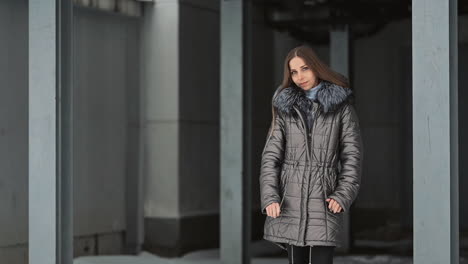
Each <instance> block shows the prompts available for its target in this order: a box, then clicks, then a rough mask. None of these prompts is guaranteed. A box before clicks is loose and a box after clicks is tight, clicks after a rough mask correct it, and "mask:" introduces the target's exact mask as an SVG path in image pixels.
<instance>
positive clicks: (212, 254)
mask: <svg viewBox="0 0 468 264" xmlns="http://www.w3.org/2000/svg"><path fill="white" fill-rule="evenodd" d="M281 251H282V250H281V249H280V248H278V247H277V246H274V245H272V244H270V243H268V242H265V241H259V242H255V243H253V244H252V256H253V258H252V262H251V263H252V264H287V259H286V258H271V257H260V256H268V255H275V254H276V255H278V253H281ZM283 253H284V252H283ZM202 263H203V264H218V263H220V260H219V250H218V249H210V250H200V251H195V252H191V253H188V254H186V255H184V256H182V257H180V258H163V257H159V256H156V255H152V254H150V253H147V252H143V253H141V254H140V255H139V256H97V257H79V258H76V259H75V261H74V264H202ZM370 263H372V264H410V263H413V261H412V258H411V257H401V256H392V255H353V256H339V255H338V256H336V257H335V259H334V264H370ZM460 264H468V261H467V259H464V258H462V259H461V260H460Z"/></svg>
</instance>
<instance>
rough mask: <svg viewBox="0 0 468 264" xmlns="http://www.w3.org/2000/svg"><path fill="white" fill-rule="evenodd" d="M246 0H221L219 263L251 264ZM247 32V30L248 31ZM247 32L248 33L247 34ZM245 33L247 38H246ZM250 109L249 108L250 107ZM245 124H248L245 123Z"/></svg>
mask: <svg viewBox="0 0 468 264" xmlns="http://www.w3.org/2000/svg"><path fill="white" fill-rule="evenodd" d="M247 5H248V3H247V1H243V0H229V1H221V130H220V132H221V236H220V239H221V248H220V254H221V263H223V264H228V263H232V264H234V263H242V264H246V263H250V252H249V245H250V206H249V205H248V203H249V204H250V202H251V201H250V200H249V197H250V195H249V194H250V188H249V186H250V185H249V183H248V182H250V181H251V179H249V178H248V177H246V175H249V173H245V171H248V170H244V169H245V167H244V166H245V165H246V164H244V160H243V158H244V156H243V155H244V150H246V149H244V143H245V141H244V140H245V139H244V135H246V134H247V135H250V134H251V133H245V132H247V131H248V130H246V129H245V128H247V127H244V126H245V124H246V122H245V120H244V118H245V116H244V107H245V106H246V105H249V103H248V102H249V101H247V102H246V105H244V100H245V91H247V89H244V87H245V85H246V84H247V82H246V80H247V78H246V77H247V75H246V72H245V71H244V69H245V68H244V67H245V66H247V65H248V63H247V62H248V60H246V57H245V56H244V54H246V51H247V50H246V49H245V48H246V43H247V40H248V35H247V34H245V33H246V32H245V31H244V30H245V28H244V25H248V24H249V23H248V20H247V19H248V14H249V13H248V10H249V9H248V6H247ZM246 11H247V12H246ZM248 32H250V30H249V31H248ZM248 32H247V33H248ZM246 36H247V37H246ZM249 109H250V108H249ZM247 112H248V111H247ZM247 126H248V124H247Z"/></svg>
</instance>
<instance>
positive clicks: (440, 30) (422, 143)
mask: <svg viewBox="0 0 468 264" xmlns="http://www.w3.org/2000/svg"><path fill="white" fill-rule="evenodd" d="M412 24H413V30H412V32H413V160H414V165H413V171H414V175H413V199H414V210H413V214H414V219H413V228H414V263H416V264H419V263H421V264H422V263H424V264H427V263H452V264H454V263H459V219H458V217H459V209H458V91H457V90H458V61H457V57H458V50H457V49H458V48H457V45H458V38H457V0H413V4H412Z"/></svg>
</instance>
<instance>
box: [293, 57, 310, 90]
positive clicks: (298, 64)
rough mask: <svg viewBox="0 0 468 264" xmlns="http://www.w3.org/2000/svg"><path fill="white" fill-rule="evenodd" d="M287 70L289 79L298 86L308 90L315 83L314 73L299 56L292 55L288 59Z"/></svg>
mask: <svg viewBox="0 0 468 264" xmlns="http://www.w3.org/2000/svg"><path fill="white" fill-rule="evenodd" d="M289 71H290V74H291V79H292V80H293V82H294V83H295V84H296V85H297V86H298V87H301V88H302V89H304V90H309V89H310V88H312V87H315V86H316V85H317V83H316V82H317V78H316V77H315V74H314V73H313V72H312V69H310V67H309V66H308V65H306V63H305V62H304V60H303V59H302V58H301V57H294V58H292V59H291V60H290V61H289Z"/></svg>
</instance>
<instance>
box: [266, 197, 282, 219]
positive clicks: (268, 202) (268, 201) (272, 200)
mask: <svg viewBox="0 0 468 264" xmlns="http://www.w3.org/2000/svg"><path fill="white" fill-rule="evenodd" d="M272 203H280V202H279V200H278V199H277V198H274V197H272V198H270V199H268V200H267V201H266V202H264V203H263V206H262V214H264V215H266V214H267V212H266V208H267V207H268V206H269V205H270V204H272Z"/></svg>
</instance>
